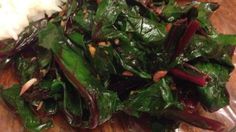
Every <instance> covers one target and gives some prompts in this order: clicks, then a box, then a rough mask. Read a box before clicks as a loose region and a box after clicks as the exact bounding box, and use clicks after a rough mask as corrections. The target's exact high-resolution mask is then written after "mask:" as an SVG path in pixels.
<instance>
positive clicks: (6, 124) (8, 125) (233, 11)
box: [0, 0, 236, 132]
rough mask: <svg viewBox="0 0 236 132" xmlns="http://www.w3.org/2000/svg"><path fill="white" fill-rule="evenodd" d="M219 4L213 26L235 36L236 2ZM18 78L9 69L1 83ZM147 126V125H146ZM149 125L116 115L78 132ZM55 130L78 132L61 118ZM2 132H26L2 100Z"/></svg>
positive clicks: (132, 130) (107, 131)
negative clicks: (96, 126)
mask: <svg viewBox="0 0 236 132" xmlns="http://www.w3.org/2000/svg"><path fill="white" fill-rule="evenodd" d="M208 1H215V2H218V3H219V4H220V5H221V7H220V9H219V10H218V11H217V12H215V13H214V14H213V16H212V17H211V20H212V23H213V25H214V26H215V27H216V28H217V30H218V31H219V32H221V33H226V34H234V33H236V8H235V7H236V0H208ZM234 72H235V71H234ZM234 78H236V73H235V74H233V75H232V77H231V79H230V81H229V83H228V87H229V88H230V89H231V91H232V92H233V93H234V91H235V92H236V90H232V86H236V82H234ZM16 81H17V78H15V76H14V71H11V70H10V67H9V69H6V70H4V72H0V83H3V84H4V85H7V86H9V85H11V84H12V82H16ZM235 95H236V94H235ZM145 124H146V125H145ZM147 124H148V123H146V122H143V120H137V119H134V118H132V117H129V116H125V115H123V114H117V115H114V117H113V118H112V119H111V120H110V121H108V122H107V123H105V124H104V125H102V126H99V127H98V128H96V129H94V130H86V129H81V130H77V131H82V132H83V131H84V132H87V131H93V132H123V131H124V132H127V131H129V132H136V131H138V132H142V131H145V132H147V131H150V129H149V128H148V127H146V126H148V125H147ZM54 125H55V126H54V128H51V129H49V130H47V131H48V132H73V131H76V130H74V129H72V128H70V127H69V126H68V125H66V123H65V121H64V119H63V118H62V117H60V116H56V117H55V121H54ZM182 127H185V128H184V129H187V131H191V132H193V131H196V132H197V131H201V130H200V129H196V128H190V127H189V126H187V125H182ZM0 131H3V132H24V131H25V130H24V128H23V127H22V125H21V123H20V121H19V119H18V118H17V116H16V115H14V114H13V113H12V112H11V111H10V110H9V109H8V108H7V107H6V105H5V104H4V103H3V102H2V100H1V99H0Z"/></svg>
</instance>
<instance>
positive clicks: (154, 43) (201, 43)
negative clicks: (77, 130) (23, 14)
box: [0, 0, 236, 131]
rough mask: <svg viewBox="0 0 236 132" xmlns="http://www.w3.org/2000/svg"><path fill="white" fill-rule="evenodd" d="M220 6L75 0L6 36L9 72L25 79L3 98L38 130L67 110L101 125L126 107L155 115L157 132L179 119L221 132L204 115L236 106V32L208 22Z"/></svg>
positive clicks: (164, 0) (81, 123)
mask: <svg viewBox="0 0 236 132" xmlns="http://www.w3.org/2000/svg"><path fill="white" fill-rule="evenodd" d="M218 7H219V5H218V4H217V3H201V2H196V1H194V2H190V3H186V4H183V5H179V4H177V3H176V2H175V1H174V0H97V1H95V0H69V1H68V3H66V4H65V5H64V6H63V7H62V8H63V9H64V10H63V12H60V13H58V14H54V15H53V16H52V17H47V16H46V18H45V19H42V20H40V21H37V22H34V23H32V24H31V25H30V26H29V27H27V29H25V31H24V32H22V33H21V34H20V37H19V39H18V40H17V41H13V40H10V39H9V40H5V41H2V42H0V47H1V49H0V58H1V59H0V61H1V63H0V68H1V69H2V70H3V69H4V67H9V65H13V66H14V68H15V70H16V71H17V76H18V78H19V83H18V84H15V85H13V86H12V87H10V88H7V89H6V88H3V89H2V90H1V97H2V98H3V100H4V101H5V102H6V104H8V105H9V106H11V108H12V109H14V110H15V111H16V113H17V114H18V115H19V116H20V118H21V120H22V122H23V124H24V126H25V127H26V128H27V129H28V130H30V131H41V130H42V129H45V128H49V127H51V126H52V122H51V117H53V116H54V115H56V114H58V113H62V114H63V115H64V117H65V120H67V122H68V123H69V124H70V125H71V126H72V127H83V128H95V127H97V126H98V125H100V124H102V123H104V122H106V121H107V120H109V119H110V118H111V116H112V114H114V113H117V112H124V113H126V114H128V115H131V116H134V117H137V118H139V117H140V116H142V115H143V114H145V115H148V116H149V117H150V118H149V119H150V122H151V124H150V127H151V128H152V130H153V131H161V130H163V131H164V130H165V131H174V129H175V128H177V127H178V125H179V123H180V121H184V122H187V123H189V124H192V125H194V126H197V127H201V128H204V129H209V130H214V131H222V130H223V129H224V125H223V124H222V123H220V122H218V121H215V120H212V119H208V118H206V117H202V116H200V115H198V113H197V110H196V107H197V106H199V105H201V106H203V108H204V109H205V110H206V111H209V112H214V111H217V110H219V109H220V108H223V107H224V106H226V105H228V104H229V97H228V93H227V91H226V89H225V84H226V82H227V80H228V78H229V74H230V72H231V71H232V69H233V65H232V63H231V56H232V53H233V50H234V45H235V44H236V36H234V35H223V34H218V33H217V32H216V30H215V29H214V28H213V26H212V25H211V23H210V21H209V16H210V15H211V13H212V12H213V11H215V10H216V9H217V8H218Z"/></svg>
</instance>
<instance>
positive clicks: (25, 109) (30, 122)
mask: <svg viewBox="0 0 236 132" xmlns="http://www.w3.org/2000/svg"><path fill="white" fill-rule="evenodd" d="M19 93H20V86H19V85H13V86H12V87H11V88H8V89H5V90H3V91H2V93H1V95H2V98H3V99H4V100H5V101H6V102H7V103H8V104H9V105H11V106H12V107H13V108H14V109H15V110H16V113H17V114H18V115H19V116H20V117H21V120H22V122H23V124H24V126H25V127H26V128H27V129H29V130H30V131H41V130H42V129H44V128H49V127H51V126H52V123H51V122H50V121H47V122H41V121H40V120H39V119H38V118H37V117H36V116H35V115H34V114H33V112H32V111H31V109H30V106H29V105H28V104H27V103H26V102H24V100H23V99H22V98H21V97H20V96H19Z"/></svg>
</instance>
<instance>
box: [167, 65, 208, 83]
mask: <svg viewBox="0 0 236 132" xmlns="http://www.w3.org/2000/svg"><path fill="white" fill-rule="evenodd" d="M170 73H171V74H173V75H174V76H176V77H178V78H181V79H183V80H186V81H189V82H192V83H195V84H197V85H199V86H201V87H203V86H205V85H206V84H207V81H208V79H209V77H208V76H207V75H199V76H196V75H191V74H189V73H187V72H184V71H182V70H180V69H178V68H172V69H171V70H170Z"/></svg>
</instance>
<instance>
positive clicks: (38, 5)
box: [0, 0, 66, 40]
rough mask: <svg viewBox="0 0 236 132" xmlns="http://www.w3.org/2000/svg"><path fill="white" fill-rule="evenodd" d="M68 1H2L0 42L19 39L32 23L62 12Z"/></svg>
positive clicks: (0, 5) (0, 0) (0, 9)
mask: <svg viewBox="0 0 236 132" xmlns="http://www.w3.org/2000/svg"><path fill="white" fill-rule="evenodd" d="M64 2H66V0H0V40H4V39H7V38H13V39H15V40H17V39H18V34H20V33H21V32H22V31H23V30H24V28H25V27H27V26H28V25H29V23H30V22H31V21H36V20H39V19H42V18H43V17H44V16H45V14H47V15H48V16H51V15H52V14H53V13H55V12H59V11H61V8H60V6H61V5H62V3H64Z"/></svg>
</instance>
